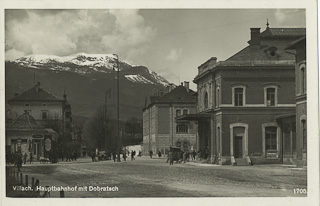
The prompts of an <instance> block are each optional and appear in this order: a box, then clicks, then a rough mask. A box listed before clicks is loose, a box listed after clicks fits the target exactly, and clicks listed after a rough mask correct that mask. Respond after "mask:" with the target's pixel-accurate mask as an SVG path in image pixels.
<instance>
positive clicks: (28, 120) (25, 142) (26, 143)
mask: <svg viewBox="0 0 320 206" xmlns="http://www.w3.org/2000/svg"><path fill="white" fill-rule="evenodd" d="M57 139H58V134H57V133H56V132H55V131H53V130H52V129H45V128H44V127H43V126H41V125H39V124H38V123H37V122H36V120H35V119H34V118H33V117H32V116H31V115H29V114H27V113H26V114H23V115H20V116H19V117H18V118H16V119H15V120H14V121H13V122H12V123H11V124H8V125H7V126H6V153H7V154H10V153H15V152H21V154H23V155H24V154H27V156H28V159H29V158H30V154H32V156H33V160H39V159H40V157H48V158H49V157H50V152H52V146H53V144H55V143H54V142H56V141H57Z"/></svg>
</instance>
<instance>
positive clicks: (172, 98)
mask: <svg viewBox="0 0 320 206" xmlns="http://www.w3.org/2000/svg"><path fill="white" fill-rule="evenodd" d="M193 93H194V91H192V90H190V89H189V92H188V91H187V90H186V88H185V87H184V86H177V87H176V88H174V89H173V90H171V92H168V93H167V94H165V95H163V96H162V97H160V98H159V99H158V100H157V101H156V102H158V103H186V102H187V103H188V102H191V103H196V99H195V98H194V97H193V96H192V94H193Z"/></svg>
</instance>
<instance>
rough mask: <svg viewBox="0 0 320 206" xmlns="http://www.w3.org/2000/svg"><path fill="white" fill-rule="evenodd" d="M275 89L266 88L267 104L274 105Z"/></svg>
mask: <svg viewBox="0 0 320 206" xmlns="http://www.w3.org/2000/svg"><path fill="white" fill-rule="evenodd" d="M275 97H276V89H275V88H267V106H274V105H275Z"/></svg>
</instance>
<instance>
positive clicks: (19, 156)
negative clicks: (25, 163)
mask: <svg viewBox="0 0 320 206" xmlns="http://www.w3.org/2000/svg"><path fill="white" fill-rule="evenodd" d="M16 161H17V162H16V164H17V168H18V172H20V168H21V167H22V154H21V152H19V153H17V156H16Z"/></svg>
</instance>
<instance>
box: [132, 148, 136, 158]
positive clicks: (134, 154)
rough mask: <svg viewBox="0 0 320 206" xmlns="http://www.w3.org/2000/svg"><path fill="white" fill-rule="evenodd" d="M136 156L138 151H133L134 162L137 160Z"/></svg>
mask: <svg viewBox="0 0 320 206" xmlns="http://www.w3.org/2000/svg"><path fill="white" fill-rule="evenodd" d="M135 156H136V151H135V150H134V151H133V160H135V158H134V157H135Z"/></svg>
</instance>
